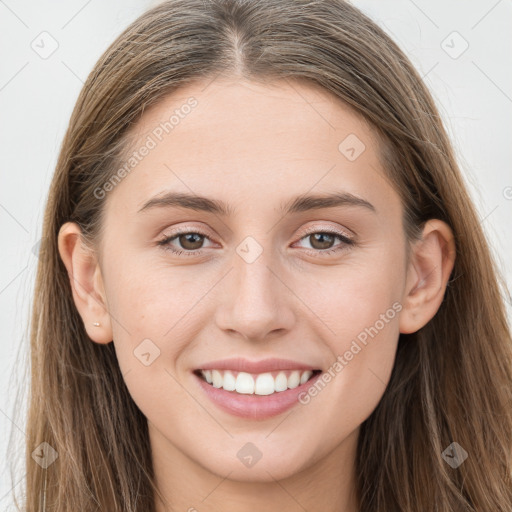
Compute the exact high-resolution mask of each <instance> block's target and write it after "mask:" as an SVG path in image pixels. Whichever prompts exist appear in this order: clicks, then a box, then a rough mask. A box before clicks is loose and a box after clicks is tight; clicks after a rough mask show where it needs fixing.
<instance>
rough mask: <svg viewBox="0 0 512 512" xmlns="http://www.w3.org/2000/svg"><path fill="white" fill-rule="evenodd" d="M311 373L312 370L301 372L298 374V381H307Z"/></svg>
mask: <svg viewBox="0 0 512 512" xmlns="http://www.w3.org/2000/svg"><path fill="white" fill-rule="evenodd" d="M311 375H313V372H312V371H307V372H303V373H302V375H301V376H300V383H301V384H304V382H307V381H308V380H309V379H310V377H311Z"/></svg>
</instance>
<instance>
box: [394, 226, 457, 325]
mask: <svg viewBox="0 0 512 512" xmlns="http://www.w3.org/2000/svg"><path fill="white" fill-rule="evenodd" d="M454 264H455V240H454V237H453V232H452V230H451V228H450V227H449V226H448V224H446V223H445V222H443V221H441V220H438V219H431V220H429V221H427V222H426V223H425V227H424V228H423V233H422V238H421V240H419V241H417V242H415V243H414V245H413V246H412V250H411V257H410V262H409V267H408V270H407V280H406V285H405V289H404V297H403V300H402V305H403V309H402V313H401V315H400V332H401V333H404V334H410V333H413V332H416V331H418V330H419V329H421V328H422V327H423V326H424V325H426V324H427V323H428V322H429V321H430V320H431V319H432V318H433V317H434V316H435V314H436V313H437V311H438V310H439V307H440V306H441V303H442V301H443V298H444V294H445V291H446V286H447V283H448V280H449V278H450V274H451V272H452V270H453V266H454Z"/></svg>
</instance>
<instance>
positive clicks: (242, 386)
mask: <svg viewBox="0 0 512 512" xmlns="http://www.w3.org/2000/svg"><path fill="white" fill-rule="evenodd" d="M201 374H202V375H203V377H204V379H205V380H206V382H208V383H209V384H212V385H213V387H215V388H223V389H225V390H226V391H236V392H237V393H241V394H243V395H253V394H255V395H271V394H272V393H276V392H278V393H279V392H281V391H286V390H287V389H294V388H296V387H297V386H299V385H300V384H304V383H305V382H307V381H308V380H309V379H310V378H311V376H312V375H313V372H312V371H311V370H305V371H303V372H300V371H298V370H294V371H292V372H291V373H290V374H289V376H288V377H287V376H286V374H285V372H279V373H278V374H277V375H276V377H275V378H274V377H273V375H272V374H271V373H270V372H267V373H260V374H258V375H256V379H254V377H253V376H252V375H251V374H250V373H246V372H239V373H238V374H237V375H236V377H235V375H233V373H232V372H231V371H229V370H225V371H223V370H202V371H201Z"/></svg>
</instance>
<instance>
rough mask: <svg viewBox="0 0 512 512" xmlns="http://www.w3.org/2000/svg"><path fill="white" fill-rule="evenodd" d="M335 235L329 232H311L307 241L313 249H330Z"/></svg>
mask: <svg viewBox="0 0 512 512" xmlns="http://www.w3.org/2000/svg"><path fill="white" fill-rule="evenodd" d="M335 238H336V237H335V236H333V235H331V234H329V233H322V232H319V233H313V234H311V235H309V241H310V244H311V247H313V249H318V250H322V249H330V248H331V247H332V244H333V243H334V240H335Z"/></svg>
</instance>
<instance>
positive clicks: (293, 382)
mask: <svg viewBox="0 0 512 512" xmlns="http://www.w3.org/2000/svg"><path fill="white" fill-rule="evenodd" d="M299 382H300V373H299V372H298V371H297V370H295V371H293V372H292V373H290V376H289V377H288V387H289V388H291V389H293V388H296V387H297V386H298V385H299Z"/></svg>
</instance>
